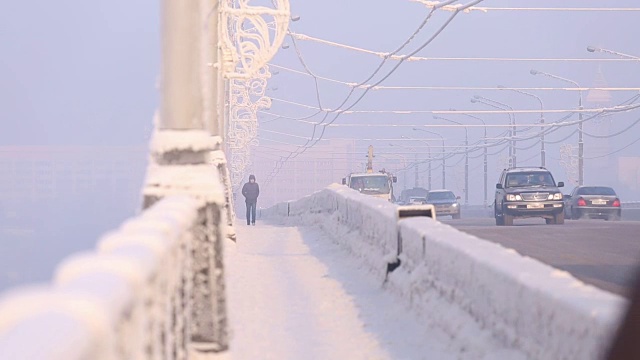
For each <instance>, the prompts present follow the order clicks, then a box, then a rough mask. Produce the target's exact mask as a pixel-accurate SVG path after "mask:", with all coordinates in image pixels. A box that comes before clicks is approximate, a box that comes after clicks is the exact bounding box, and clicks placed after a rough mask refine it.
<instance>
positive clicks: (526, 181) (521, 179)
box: [507, 171, 556, 187]
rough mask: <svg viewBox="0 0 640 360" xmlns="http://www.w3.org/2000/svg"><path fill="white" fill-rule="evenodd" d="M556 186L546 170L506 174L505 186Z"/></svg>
mask: <svg viewBox="0 0 640 360" xmlns="http://www.w3.org/2000/svg"><path fill="white" fill-rule="evenodd" d="M518 186H556V184H555V182H554V181H553V177H552V176H551V174H550V173H548V172H541V171H538V172H519V173H513V174H508V175H507V187H518Z"/></svg>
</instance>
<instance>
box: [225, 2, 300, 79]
mask: <svg viewBox="0 0 640 360" xmlns="http://www.w3.org/2000/svg"><path fill="white" fill-rule="evenodd" d="M250 1H251V0H228V1H226V2H225V3H223V5H222V47H223V52H224V53H225V54H227V56H228V57H230V59H229V60H230V62H229V61H228V62H226V64H225V69H224V72H225V74H226V75H227V77H228V78H250V77H253V76H255V75H256V74H257V73H258V72H259V71H260V69H262V67H264V66H265V65H266V64H267V63H268V62H269V60H271V58H273V56H274V55H275V54H276V52H277V51H278V49H279V48H280V46H281V45H282V42H283V41H284V38H285V36H286V35H287V31H288V30H289V19H290V18H291V8H290V6H289V0H273V7H266V6H251V5H249V2H250ZM267 20H271V21H267Z"/></svg>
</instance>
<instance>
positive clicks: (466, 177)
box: [433, 115, 469, 205]
mask: <svg viewBox="0 0 640 360" xmlns="http://www.w3.org/2000/svg"><path fill="white" fill-rule="evenodd" d="M433 118H434V119H437V120H444V121H448V122H451V123H454V124H458V125H462V126H464V148H465V151H464V204H465V205H469V131H468V129H467V127H466V126H465V125H464V124H463V123H461V122H459V121H455V120H451V119H447V118H444V117H442V116H437V115H433Z"/></svg>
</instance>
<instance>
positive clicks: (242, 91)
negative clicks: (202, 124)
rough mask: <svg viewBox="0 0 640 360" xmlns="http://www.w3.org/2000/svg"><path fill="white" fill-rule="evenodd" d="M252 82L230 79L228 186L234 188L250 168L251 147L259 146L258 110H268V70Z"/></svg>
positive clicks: (264, 68)
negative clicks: (266, 93) (229, 174)
mask: <svg viewBox="0 0 640 360" xmlns="http://www.w3.org/2000/svg"><path fill="white" fill-rule="evenodd" d="M257 75H258V76H259V77H256V78H251V79H233V78H232V79H230V80H229V89H230V90H229V91H230V94H229V123H228V134H227V147H228V149H229V151H230V153H231V164H230V170H231V183H232V185H233V187H234V188H237V187H238V186H239V185H240V184H241V182H242V179H243V177H244V172H245V169H246V168H247V167H248V166H249V165H250V156H251V146H257V145H258V139H257V136H258V111H260V110H262V109H268V108H270V107H271V99H270V98H269V97H266V96H264V94H265V91H266V87H267V79H268V78H270V77H271V73H270V72H269V68H268V67H267V66H264V67H263V69H261V70H260V71H259V72H258V73H257Z"/></svg>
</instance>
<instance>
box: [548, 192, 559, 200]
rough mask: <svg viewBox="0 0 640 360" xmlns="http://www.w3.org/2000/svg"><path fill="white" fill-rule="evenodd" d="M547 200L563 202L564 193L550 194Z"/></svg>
mask: <svg viewBox="0 0 640 360" xmlns="http://www.w3.org/2000/svg"><path fill="white" fill-rule="evenodd" d="M547 200H562V193H555V194H549V197H548V198H547Z"/></svg>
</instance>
